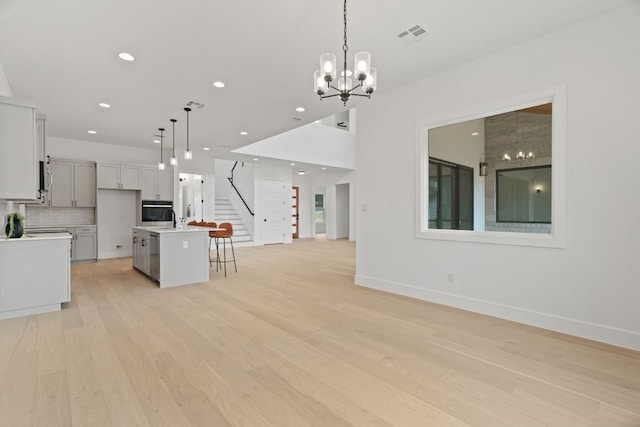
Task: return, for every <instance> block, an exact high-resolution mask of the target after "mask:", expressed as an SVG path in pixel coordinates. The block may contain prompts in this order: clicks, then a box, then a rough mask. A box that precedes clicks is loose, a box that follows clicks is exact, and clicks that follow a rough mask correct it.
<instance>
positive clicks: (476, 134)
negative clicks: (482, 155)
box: [471, 132, 480, 136]
mask: <svg viewBox="0 0 640 427" xmlns="http://www.w3.org/2000/svg"><path fill="white" fill-rule="evenodd" d="M478 135H480V132H472V133H471V136H478Z"/></svg>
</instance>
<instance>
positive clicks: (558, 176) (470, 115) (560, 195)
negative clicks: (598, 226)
mask: <svg viewBox="0 0 640 427" xmlns="http://www.w3.org/2000/svg"><path fill="white" fill-rule="evenodd" d="M548 102H553V110H552V123H553V125H552V131H551V132H552V137H551V139H552V146H551V150H552V155H551V164H552V168H553V180H552V184H551V186H552V187H551V188H552V213H551V223H552V225H551V234H534V233H510V232H496V231H465V230H434V229H429V224H428V212H426V209H427V206H428V200H429V195H428V188H429V186H428V173H429V151H428V132H429V129H430V128H435V127H439V126H446V125H451V124H455V123H460V122H465V121H469V120H475V119H480V118H483V117H487V116H491V115H496V114H502V113H506V112H509V111H514V110H519V109H522V108H527V107H532V106H535V105H540V104H544V103H548ZM566 153H567V87H566V84H559V85H555V86H552V87H548V88H545V89H540V90H536V91H532V92H528V93H524V94H520V95H516V96H513V97H510V98H504V99H499V100H496V101H493V102H489V103H487V104H483V105H478V106H476V107H473V108H470V109H468V110H466V111H461V112H455V113H448V114H445V115H442V116H436V117H432V118H430V119H424V120H418V121H416V196H415V200H416V207H415V215H416V218H415V228H416V238H418V239H436V240H448V241H458V242H476V243H490V244H501V245H517V246H536V247H546V248H565V247H566V226H567V224H566V210H567V209H566V194H567V191H566V174H567V156H566Z"/></svg>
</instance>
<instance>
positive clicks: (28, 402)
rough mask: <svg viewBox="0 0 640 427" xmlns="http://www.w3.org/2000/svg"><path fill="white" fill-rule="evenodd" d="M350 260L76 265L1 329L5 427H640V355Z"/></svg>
mask: <svg viewBox="0 0 640 427" xmlns="http://www.w3.org/2000/svg"><path fill="white" fill-rule="evenodd" d="M354 252H355V245H354V244H353V243H351V242H347V241H327V240H313V239H304V240H299V241H296V242H295V243H293V244H291V245H276V246H269V247H247V248H239V249H237V258H238V271H239V272H238V273H237V274H236V273H235V272H233V271H231V272H229V273H228V277H227V278H226V279H225V278H224V277H223V276H222V274H221V273H214V274H213V275H212V280H211V281H210V282H208V283H203V284H198V285H191V286H183V287H178V288H169V289H162V290H161V289H159V288H158V287H157V286H156V285H155V284H153V283H152V282H151V281H149V280H148V279H146V278H144V277H143V276H142V275H141V274H140V273H138V272H136V271H133V270H132V269H131V259H130V258H123V259H115V260H106V261H101V262H99V263H97V264H83V265H74V266H73V267H72V276H73V279H72V284H73V285H72V286H73V293H72V295H73V297H72V302H71V303H70V304H68V306H67V307H65V308H64V309H63V310H62V311H61V312H55V313H48V314H43V315H37V316H29V317H23V318H19V319H10V320H3V321H0V386H1V387H0V425H1V426H11V427H13V426H23V425H24V426H27V425H40V426H71V425H73V426H89V425H97V426H118V427H121V426H147V425H153V426H215V427H218V426H274V427H288V426H293V427H304V426H331V427H334V426H363V427H376V426H394V427H395V426H401V427H402V426H491V427H494V426H518V427H522V426H561V427H565V426H603V427H605V426H606V427H609V426H629V427H631V426H635V427H638V426H640V353H638V352H633V351H629V350H623V349H620V348H616V347H611V346H607V345H603V344H599V343H594V342H590V341H586V340H582V339H577V338H573V337H568V336H564V335H560V334H556V333H552V332H548V331H544V330H540V329H536V328H532V327H527V326H523V325H518V324H515V323H511V322H507V321H502V320H498V319H494V318H490V317H486V316H481V315H476V314H472V313H467V312H464V311H460V310H455V309H451V308H446V307H442V306H438V305H434V304H430V303H426V302H423V301H417V300H412V299H409V298H404V297H400V296H395V295H390V294H385V293H382V292H377V291H373V290H368V289H366V288H361V287H358V286H354V285H353V276H354V272H355V271H354V270H355V268H354V257H355V255H354ZM214 270H215V269H214Z"/></svg>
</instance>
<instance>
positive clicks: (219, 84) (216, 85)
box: [213, 82, 224, 87]
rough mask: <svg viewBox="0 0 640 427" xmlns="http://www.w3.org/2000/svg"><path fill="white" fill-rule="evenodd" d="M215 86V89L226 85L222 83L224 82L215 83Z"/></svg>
mask: <svg viewBox="0 0 640 427" xmlns="http://www.w3.org/2000/svg"><path fill="white" fill-rule="evenodd" d="M213 85H214V86H215V87H224V83H222V82H213Z"/></svg>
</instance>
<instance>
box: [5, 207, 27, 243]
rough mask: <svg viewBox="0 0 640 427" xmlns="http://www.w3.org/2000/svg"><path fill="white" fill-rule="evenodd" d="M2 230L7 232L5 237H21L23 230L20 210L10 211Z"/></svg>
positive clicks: (22, 217)
mask: <svg viewBox="0 0 640 427" xmlns="http://www.w3.org/2000/svg"><path fill="white" fill-rule="evenodd" d="M4 231H5V232H6V233H7V239H17V238H20V237H22V233H23V232H24V216H23V215H22V214H21V213H20V212H13V213H10V214H9V216H8V218H7V226H6V227H5V229H4Z"/></svg>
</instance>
